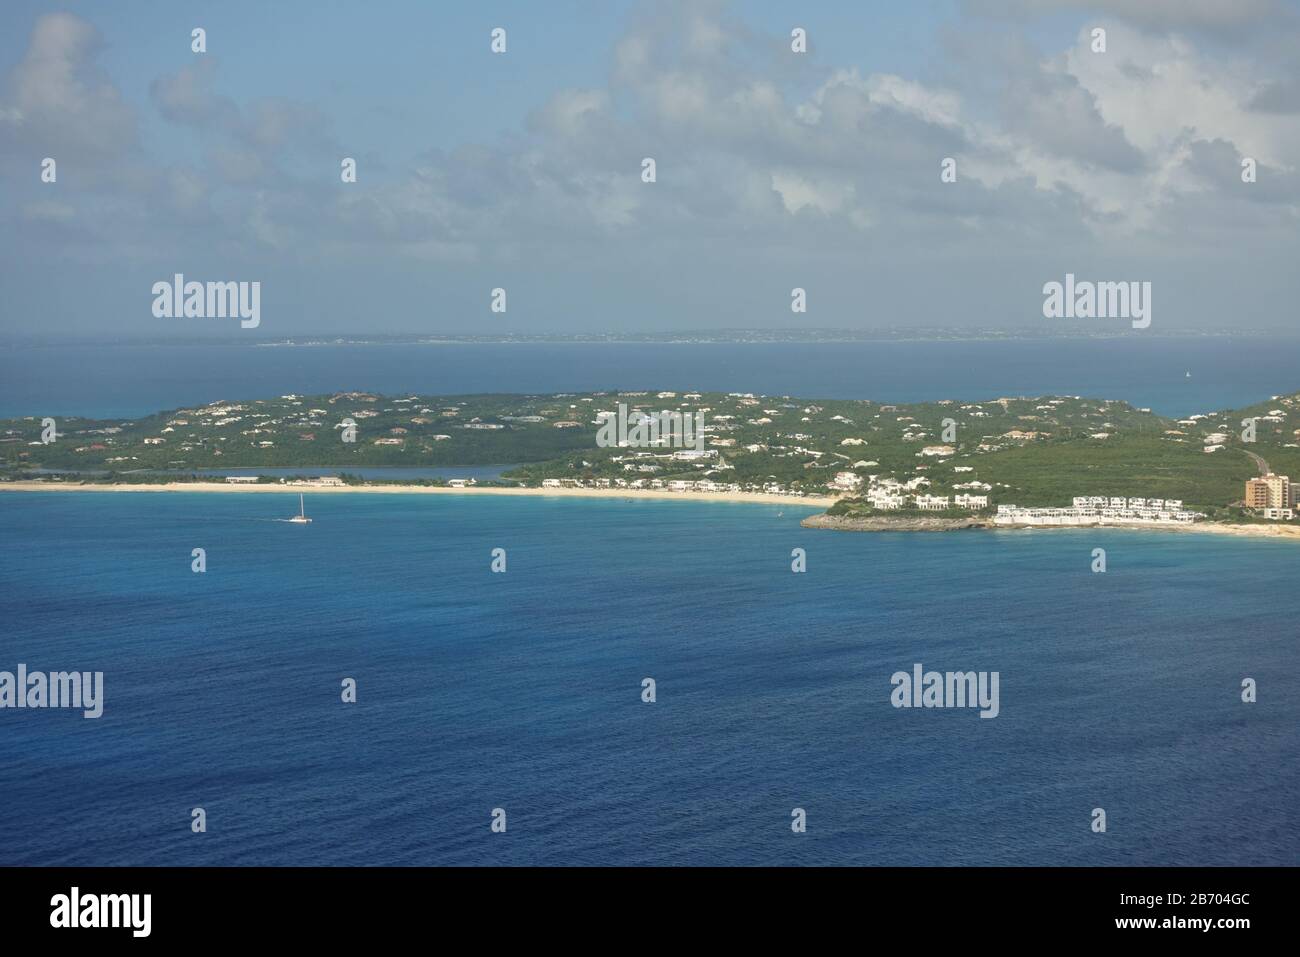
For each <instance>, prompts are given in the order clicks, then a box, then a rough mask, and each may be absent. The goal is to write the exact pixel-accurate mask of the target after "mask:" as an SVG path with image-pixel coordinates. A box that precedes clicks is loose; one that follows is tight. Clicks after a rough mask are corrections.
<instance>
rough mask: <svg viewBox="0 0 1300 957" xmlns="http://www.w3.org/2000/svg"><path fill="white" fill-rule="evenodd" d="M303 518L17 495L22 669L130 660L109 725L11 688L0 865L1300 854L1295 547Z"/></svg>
mask: <svg viewBox="0 0 1300 957" xmlns="http://www.w3.org/2000/svg"><path fill="white" fill-rule="evenodd" d="M1180 374H1181V370H1180ZM443 384H445V383H437V382H430V383H426V385H425V387H426V388H438V387H439V386H441V385H443ZM702 384H703V385H715V386H716V383H702ZM1293 385H1294V384H1293ZM302 387H303V386H299V388H302ZM242 388H243V387H242V386H241V387H240V388H232V389H228V390H226V395H227V396H228V397H234V396H236V395H242V392H241V389H242ZM755 388H760V386H755ZM276 391H277V392H278V391H287V390H283V389H277V390H276ZM944 391H945V393H946V392H948V391H951V392H952V393H953V394H961V392H962V391H963V390H961V389H959V388H957V387H955V386H954V387H953V388H952V389H951V390H944ZM998 391H1002V390H998ZM932 397H933V396H932ZM131 401H132V402H136V401H141V397H140V396H139V395H137V396H136V397H134V398H132V399H131ZM296 510H297V496H296V494H290V493H286V494H285V495H283V496H278V495H267V494H240V493H229V494H223V495H213V494H207V495H205V494H202V493H188V492H175V493H131V494H127V493H107V492H103V493H90V492H87V493H19V492H10V493H0V540H3V542H4V546H5V547H4V548H3V549H0V581H2V582H3V583H4V585H3V588H0V609H2V613H0V621H3V629H2V630H0V670H9V671H13V670H14V669H15V668H16V666H17V665H18V663H20V662H22V663H24V664H26V665H27V667H28V669H30V670H33V671H34V670H45V671H55V670H70V669H77V670H86V671H103V672H104V713H103V716H102V717H101V718H99V719H97V720H86V719H85V718H83V717H82V716H81V713H80V712H74V711H64V710H57V711H56V710H8V709H7V710H3V711H0V793H2V794H3V795H4V799H3V801H0V865H14V864H48V865H53V864H70V865H103V864H135V865H151V864H181V865H186V864H218V865H235V864H271V865H280V864H324V865H348V864H406V865H416V864H460V865H479V864H551V865H565V864H742V865H743V864H774V865H775V864H894V865H930V864H994V865H1011V864H1047V865H1056V864H1062V865H1064V864H1082V865H1107V866H1110V865H1138V864H1144V865H1164V864H1197V865H1228V864H1296V863H1297V862H1298V861H1300V828H1298V827H1297V817H1296V814H1297V811H1296V808H1297V803H1296V800H1295V795H1296V793H1297V789H1298V786H1300V761H1298V760H1297V758H1298V757H1300V754H1298V753H1297V752H1298V750H1300V748H1298V747H1297V744H1298V742H1300V739H1298V737H1297V731H1296V729H1297V727H1298V726H1300V679H1297V668H1296V663H1297V660H1298V659H1297V653H1296V652H1297V631H1296V628H1297V625H1296V622H1297V621H1300V591H1297V589H1295V588H1294V587H1293V586H1292V584H1290V583H1294V582H1295V580H1296V577H1297V573H1300V546H1297V545H1295V544H1294V543H1288V542H1272V541H1267V540H1258V539H1236V538H1230V537H1226V536H1213V535H1198V534H1161V533H1153V532H1133V531H1122V530H1050V531H1032V532H992V531H990V532H969V533H953V534H933V535H926V534H912V535H908V534H849V533H835V532H829V531H815V530H810V529H803V528H801V527H800V526H799V524H798V523H799V519H800V518H801V517H802V516H803V515H806V514H809V513H810V512H811V511H813V510H812V509H807V508H799V507H795V506H766V505H752V504H743V505H742V504H724V503H710V502H655V501H625V500H586V501H580V500H568V499H547V498H528V499H513V498H511V499H506V498H493V499H490V500H489V499H483V498H473V497H469V496H466V497H460V496H397V495H367V494H363V493H358V494H346V495H317V496H312V495H310V494H309V495H308V496H307V511H308V514H310V515H311V516H312V517H313V518H314V519H315V521H314V522H313V523H312V524H311V525H307V526H293V525H288V524H284V523H283V522H278V521H275V519H283V518H286V517H288V516H289V515H291V514H293V513H294V512H296ZM196 547H202V548H204V549H205V550H206V555H207V571H206V572H205V573H203V574H195V573H193V572H192V571H191V550H192V549H193V548H196ZM498 547H499V548H504V549H506V554H507V570H506V572H505V573H504V574H494V573H492V572H491V571H490V569H489V563H490V561H491V552H492V550H493V549H494V548H498ZM794 548H804V549H806V551H807V572H806V573H803V574H794V573H792V572H791V550H792V549H794ZM1094 548H1104V549H1106V552H1107V556H1108V571H1107V572H1106V573H1104V574H1094V573H1092V572H1091V570H1090V566H1091V563H1092V550H1093V549H1094ZM918 662H919V663H922V664H923V666H924V667H925V668H926V669H927V670H930V669H934V670H939V671H948V670H961V671H965V670H974V671H996V672H998V673H999V675H1000V713H999V714H998V716H997V717H996V718H995V719H992V720H986V719H981V718H980V717H979V714H978V712H977V711H976V710H972V709H962V708H953V709H910V710H908V709H897V708H894V707H892V706H891V703H890V692H891V690H892V688H891V682H890V678H891V675H892V674H893V673H894V672H896V671H910V670H911V669H912V667H913V665H914V663H918ZM647 677H650V678H653V679H654V680H655V682H656V697H657V700H656V701H654V702H653V703H645V702H643V701H642V698H641V693H642V681H643V679H644V678H647ZM1247 677H1249V678H1253V679H1254V680H1255V681H1256V682H1257V686H1258V702H1257V703H1254V704H1246V703H1243V702H1242V700H1241V683H1242V680H1243V678H1247ZM344 678H353V679H355V681H356V683H357V701H356V703H354V704H345V703H343V702H342V701H341V699H340V687H341V682H342V680H343V679H344ZM196 807H201V808H203V809H204V810H205V812H206V821H207V830H206V833H202V834H195V833H192V832H191V828H190V823H191V811H192V809H194V808H196ZM494 808H502V809H504V811H505V812H506V820H507V829H506V832H505V833H500V834H499V833H493V832H492V830H491V827H490V824H491V820H492V812H493V809H494ZM794 808H803V809H804V810H805V811H806V815H807V833H804V834H795V833H792V830H791V827H790V822H791V812H792V810H793V809H794ZM1094 808H1103V809H1104V810H1105V812H1106V816H1107V830H1106V832H1105V833H1104V834H1098V833H1093V832H1092V830H1091V828H1090V824H1091V822H1092V811H1093V809H1094Z"/></svg>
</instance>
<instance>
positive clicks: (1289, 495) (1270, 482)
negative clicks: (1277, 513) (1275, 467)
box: [1246, 472, 1296, 508]
mask: <svg viewBox="0 0 1300 957" xmlns="http://www.w3.org/2000/svg"><path fill="white" fill-rule="evenodd" d="M1295 491H1296V490H1295V489H1294V488H1292V486H1291V480H1290V479H1289V478H1287V477H1286V476H1285V475H1274V474H1273V473H1272V472H1270V473H1268V474H1267V475H1265V476H1264V477H1262V478H1253V479H1251V480H1250V481H1248V482H1247V483H1246V507H1247V508H1290V507H1291V506H1293V505H1295V504H1296V500H1295Z"/></svg>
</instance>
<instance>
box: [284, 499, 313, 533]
mask: <svg viewBox="0 0 1300 957" xmlns="http://www.w3.org/2000/svg"><path fill="white" fill-rule="evenodd" d="M289 521H290V522H293V524H295V525H306V524H307V523H308V522H310V521H311V519H310V518H308V517H307V509H306V507H305V506H304V505H303V502H302V493H301V492H299V493H298V514H297V515H295V516H294V517H293V518H291V519H289Z"/></svg>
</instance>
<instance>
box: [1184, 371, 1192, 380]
mask: <svg viewBox="0 0 1300 957" xmlns="http://www.w3.org/2000/svg"><path fill="white" fill-rule="evenodd" d="M1191 377H1192V374H1191V372H1187V373H1186V374H1185V375H1184V376H1183V378H1184V379H1190V378H1191Z"/></svg>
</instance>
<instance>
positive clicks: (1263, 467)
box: [1242, 449, 1268, 475]
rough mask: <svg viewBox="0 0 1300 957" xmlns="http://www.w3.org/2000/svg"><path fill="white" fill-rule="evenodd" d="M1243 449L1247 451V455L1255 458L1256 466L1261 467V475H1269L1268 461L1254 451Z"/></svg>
mask: <svg viewBox="0 0 1300 957" xmlns="http://www.w3.org/2000/svg"><path fill="white" fill-rule="evenodd" d="M1242 451H1243V452H1246V454H1247V455H1249V456H1250V457H1251V458H1252V459H1254V460H1255V465H1256V467H1258V468H1259V474H1260V475H1267V474H1268V463H1267V462H1265V461H1264V460H1263V459H1262V458H1260V457H1259V456H1258V455H1256V454H1255V453H1254V452H1247V451H1246V450H1245V449H1242Z"/></svg>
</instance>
